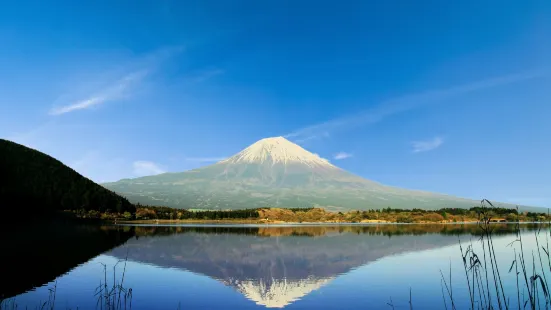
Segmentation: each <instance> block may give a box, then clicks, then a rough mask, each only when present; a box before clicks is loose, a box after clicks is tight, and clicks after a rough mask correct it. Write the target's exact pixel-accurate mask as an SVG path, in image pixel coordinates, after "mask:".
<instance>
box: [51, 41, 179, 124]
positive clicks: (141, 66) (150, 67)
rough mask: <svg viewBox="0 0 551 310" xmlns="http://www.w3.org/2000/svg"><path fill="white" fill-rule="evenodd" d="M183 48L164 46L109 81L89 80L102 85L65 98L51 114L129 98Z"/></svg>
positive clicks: (133, 63) (65, 95) (131, 63)
mask: <svg viewBox="0 0 551 310" xmlns="http://www.w3.org/2000/svg"><path fill="white" fill-rule="evenodd" d="M182 50H183V48H181V47H174V48H163V49H160V50H157V51H155V52H153V53H151V54H149V55H146V56H145V57H143V58H140V59H138V60H136V61H133V62H130V64H128V65H127V66H126V67H125V68H124V69H123V70H122V73H119V74H118V75H117V76H115V77H110V78H109V79H108V80H107V81H103V80H102V81H100V82H98V81H89V83H90V84H96V85H100V86H96V89H95V90H92V91H90V92H89V93H88V94H80V95H78V96H80V97H81V98H79V99H74V100H67V99H64V100H63V102H58V104H57V106H54V107H53V108H52V109H50V111H49V114H50V115H61V114H66V113H69V112H74V111H78V110H84V109H90V108H92V107H96V106H99V105H101V104H105V103H107V102H113V101H117V100H122V99H126V98H129V97H131V96H132V95H133V94H134V92H135V90H138V89H139V86H140V85H141V84H142V82H143V81H144V80H145V79H146V78H147V77H148V76H149V75H151V73H152V72H153V71H155V70H156V69H157V68H158V67H159V66H160V64H161V63H162V62H163V61H165V60H166V59H167V58H169V57H172V56H174V55H175V54H176V53H179V52H181V51H182ZM67 97H69V98H70V97H72V98H75V97H77V96H76V95H74V94H73V95H71V94H64V95H63V96H62V97H61V98H67ZM82 97H84V98H82Z"/></svg>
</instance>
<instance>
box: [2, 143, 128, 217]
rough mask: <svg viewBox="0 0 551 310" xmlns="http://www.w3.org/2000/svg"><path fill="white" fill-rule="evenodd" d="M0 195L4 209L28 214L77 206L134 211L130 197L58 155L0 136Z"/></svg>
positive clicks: (80, 207)
mask: <svg viewBox="0 0 551 310" xmlns="http://www.w3.org/2000/svg"><path fill="white" fill-rule="evenodd" d="M0 197H1V198H0V199H1V201H0V202H1V203H2V204H3V205H4V204H5V205H6V207H5V208H3V212H12V213H18V212H20V213H25V214H27V215H28V216H30V215H32V214H34V213H48V212H53V211H55V210H74V209H85V210H98V211H105V210H107V209H111V210H112V211H118V212H123V211H130V212H134V211H135V207H134V206H133V205H132V204H131V203H130V202H128V200H127V199H125V198H123V197H121V196H119V195H117V194H115V193H114V192H112V191H109V190H107V189H105V188H104V187H102V186H100V185H98V184H96V183H94V182H92V181H91V180H89V179H87V178H85V177H83V176H82V175H80V174H78V173H77V172H76V171H74V170H73V169H71V168H69V167H67V166H65V165H64V164H63V163H61V162H60V161H58V160H56V159H55V158H53V157H50V156H48V155H46V154H44V153H41V152H39V151H37V150H33V149H31V148H28V147H25V146H23V145H20V144H17V143H14V142H11V141H8V140H3V139H0ZM8 202H9V203H11V204H13V205H9V204H8Z"/></svg>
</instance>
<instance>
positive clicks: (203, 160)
mask: <svg viewBox="0 0 551 310" xmlns="http://www.w3.org/2000/svg"><path fill="white" fill-rule="evenodd" d="M224 159H226V157H186V158H185V160H186V161H193V162H198V163H209V162H217V161H221V160H224Z"/></svg>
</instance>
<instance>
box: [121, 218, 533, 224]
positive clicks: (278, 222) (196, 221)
mask: <svg viewBox="0 0 551 310" xmlns="http://www.w3.org/2000/svg"><path fill="white" fill-rule="evenodd" d="M477 223H479V222H478V221H465V222H451V221H447V222H416V223H400V222H390V221H377V220H364V221H361V222H345V221H324V222H288V221H274V220H271V221H267V220H232V219H227V220H164V219H160V220H123V221H114V222H113V224H117V225H118V224H124V225H132V224H138V225H143V224H186V225H191V224H197V225H265V226H270V225H293V226H300V225H304V226H307V225H373V224H377V225H381V224H382V225H464V224H468V225H472V224H477ZM516 223H520V224H530V223H542V222H525V221H521V222H491V224H516Z"/></svg>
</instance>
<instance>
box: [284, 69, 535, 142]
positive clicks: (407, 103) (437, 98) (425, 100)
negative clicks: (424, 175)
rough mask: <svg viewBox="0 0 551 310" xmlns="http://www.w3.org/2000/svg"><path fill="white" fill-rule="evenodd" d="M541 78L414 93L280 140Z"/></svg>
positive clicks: (319, 134) (524, 76)
mask: <svg viewBox="0 0 551 310" xmlns="http://www.w3.org/2000/svg"><path fill="white" fill-rule="evenodd" d="M541 76H544V74H543V73H541V72H529V73H522V74H512V75H506V76H500V77H496V78H491V79H486V80H480V81H476V82H472V83H468V84H463V85H457V86H453V87H449V88H446V89H438V90H431V91H426V92H422V93H417V94H410V95H405V96H402V97H398V98H393V99H390V100H386V101H384V102H382V103H380V104H379V105H377V106H376V107H375V108H372V109H369V110H365V111H362V112H359V113H356V114H354V115H350V116H344V117H340V118H336V119H333V120H329V121H327V122H324V123H319V124H315V125H311V126H307V127H304V128H301V129H298V130H295V131H293V132H291V133H288V134H286V135H284V137H285V138H289V139H292V140H294V141H295V142H298V143H300V142H304V141H308V140H313V139H320V138H324V137H328V136H329V134H330V133H332V132H335V131H338V130H345V129H350V128H354V127H357V126H361V125H366V124H371V123H377V122H380V121H382V120H383V119H384V118H386V117H389V116H392V115H395V114H398V113H403V112H407V111H410V110H414V109H418V108H421V107H424V106H427V105H431V104H438V103H440V102H442V100H444V99H447V98H450V97H454V96H458V95H462V94H467V93H471V92H475V91H479V90H484V89H488V88H493V87H498V86H504V85H508V84H512V83H517V82H521V81H525V80H529V79H533V78H537V77H541Z"/></svg>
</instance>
